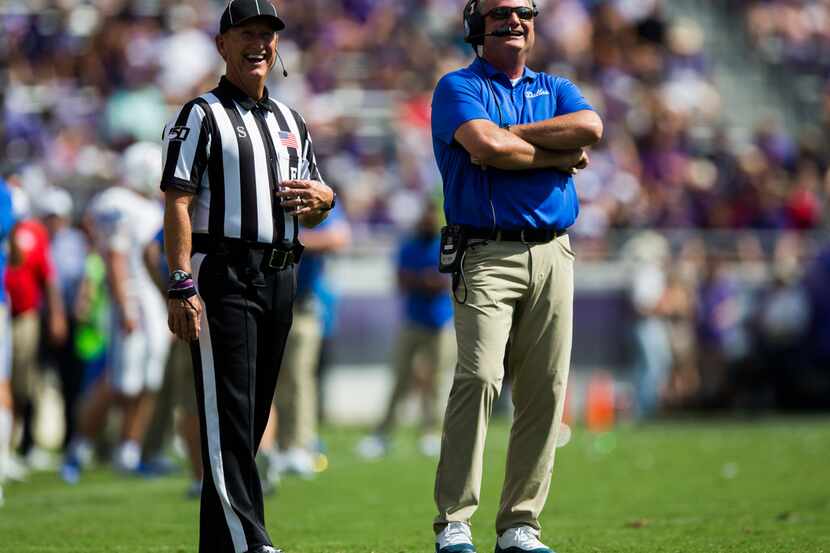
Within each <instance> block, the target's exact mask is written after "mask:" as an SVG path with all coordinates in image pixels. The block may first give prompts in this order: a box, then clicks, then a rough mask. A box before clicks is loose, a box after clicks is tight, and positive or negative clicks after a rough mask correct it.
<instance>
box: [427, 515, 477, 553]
mask: <svg viewBox="0 0 830 553" xmlns="http://www.w3.org/2000/svg"><path fill="white" fill-rule="evenodd" d="M475 551H476V548H475V547H473V534H472V532H470V525H469V524H467V523H466V522H450V523H449V524H447V526H446V527H444V529H443V530H441V532H440V533H439V534H438V535H437V536H435V552H436V553H475Z"/></svg>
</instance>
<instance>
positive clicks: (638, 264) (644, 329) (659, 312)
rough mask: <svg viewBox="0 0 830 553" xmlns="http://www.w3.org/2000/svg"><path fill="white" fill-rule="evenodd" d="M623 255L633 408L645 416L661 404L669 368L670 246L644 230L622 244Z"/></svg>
mask: <svg viewBox="0 0 830 553" xmlns="http://www.w3.org/2000/svg"><path fill="white" fill-rule="evenodd" d="M623 258H624V259H625V260H626V261H627V262H629V263H630V266H629V268H628V271H627V274H628V276H629V279H630V280H629V300H630V302H631V306H632V308H633V310H634V318H635V320H634V328H633V336H634V343H635V366H634V388H635V390H636V410H635V412H636V415H637V416H638V417H639V418H648V417H651V416H653V415H654V414H655V413H656V412H657V411H658V409H659V408H660V407H661V404H662V398H663V397H665V393H666V387H667V384H668V381H669V377H670V375H671V368H672V349H671V340H670V335H669V324H668V320H667V315H668V314H669V310H668V306H667V301H668V298H667V289H668V264H669V262H670V260H671V249H670V246H669V243H668V240H666V239H665V238H664V237H663V236H661V235H660V234H657V233H656V232H653V231H644V232H641V233H639V234H637V235H635V236H634V238H632V239H631V240H629V242H627V243H626V244H625V245H624V246H623Z"/></svg>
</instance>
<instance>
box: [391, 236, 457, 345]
mask: <svg viewBox="0 0 830 553" xmlns="http://www.w3.org/2000/svg"><path fill="white" fill-rule="evenodd" d="M440 242H441V239H440V237H435V238H434V239H432V240H424V239H423V238H419V237H418V236H411V237H409V238H407V239H406V240H404V242H403V243H402V244H401V246H400V249H399V250H398V270H404V271H415V272H419V271H423V270H424V269H430V270H434V271H435V272H436V274H437V273H438V255H439V253H440V252H441V247H440ZM403 301H404V312H405V316H406V320H408V321H410V322H413V323H417V324H419V325H421V326H425V327H427V328H433V329H439V328H441V327H443V326H444V325H445V324H447V322H449V320H450V319H451V318H452V298H451V297H450V291H449V288H448V289H447V291H446V292H444V293H441V294H425V293H423V292H419V291H416V290H409V291H407V292H406V293H404V296H403Z"/></svg>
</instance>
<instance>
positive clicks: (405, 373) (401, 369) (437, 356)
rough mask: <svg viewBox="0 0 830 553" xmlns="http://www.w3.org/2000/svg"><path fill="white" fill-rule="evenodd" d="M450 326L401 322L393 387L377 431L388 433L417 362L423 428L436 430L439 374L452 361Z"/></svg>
mask: <svg viewBox="0 0 830 553" xmlns="http://www.w3.org/2000/svg"><path fill="white" fill-rule="evenodd" d="M452 338H453V334H452V329H450V327H449V326H448V325H445V326H443V327H441V328H428V327H425V326H421V325H419V324H415V323H412V322H406V323H404V326H403V328H402V329H401V333H400V335H399V336H398V343H397V345H396V347H395V386H394V388H393V389H392V396H391V397H390V399H389V404H388V406H387V408H386V415H385V416H384V417H383V422H381V424H380V426H379V427H378V433H380V434H388V433H389V432H391V431H392V428H393V427H394V425H395V416H396V414H397V413H396V411H397V407H398V405H399V404H400V402H401V400H402V399H403V398H404V396H405V395H406V393H407V392H408V391H409V390H410V388H411V386H412V384H413V381H414V380H415V376H416V374H415V372H416V367H417V363H416V362H417V361H422V364H421V366H423V368H424V369H425V371H424V372H425V374H424V375H423V376H422V380H423V386H422V389H423V401H422V405H423V409H422V411H423V420H422V424H421V427H422V428H423V430H424V431H426V432H428V431H432V430H435V429H436V428H437V426H438V421H439V420H440V418H441V414H440V409H441V405H442V401H441V397H440V395H441V391H442V390H445V388H444V387H443V386H441V383H442V381H443V380H445V379H443V378H442V375H443V374H445V371H446V370H447V369H448V368H449V367H450V366H452V364H453V363H454V361H455V356H454V353H455V352H454V348H453V344H452Z"/></svg>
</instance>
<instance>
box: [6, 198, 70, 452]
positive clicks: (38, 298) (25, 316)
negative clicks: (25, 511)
mask: <svg viewBox="0 0 830 553" xmlns="http://www.w3.org/2000/svg"><path fill="white" fill-rule="evenodd" d="M12 200H13V206H14V210H15V218H16V219H17V223H16V224H15V226H14V228H13V229H12V234H11V238H10V254H9V264H8V266H7V268H6V275H5V282H6V290H7V291H8V294H9V300H10V302H11V315H12V391H13V394H14V408H15V414H16V416H17V417H18V420H19V422H20V424H21V425H22V436H21V440H20V445H19V448H18V450H19V452H20V454H21V455H23V456H29V455H30V454H32V453H33V452H34V456H35V458H37V457H38V454H37V451H38V450H36V449H35V445H36V444H35V437H34V429H33V425H34V416H35V407H36V401H37V398H38V394H39V392H40V390H41V383H40V380H41V370H40V367H39V366H38V348H39V347H40V339H41V332H40V308H41V304H42V303H43V304H44V306H45V308H46V322H47V324H46V328H47V336H48V339H49V341H50V343H51V345H52V346H53V347H56V348H60V347H62V346H63V343H64V341H65V340H66V332H67V330H66V316H65V312H64V304H63V300H62V297H61V290H60V287H59V285H58V277H57V273H56V271H55V265H54V262H53V260H52V253H51V250H50V247H49V235H48V232H47V230H46V227H45V226H44V225H43V224H42V223H40V222H39V221H38V220H36V219H34V218H32V216H31V207H30V205H31V204H30V202H29V199H28V197H27V196H26V193H25V192H23V190H22V189H20V188H15V189H13V193H12Z"/></svg>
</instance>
